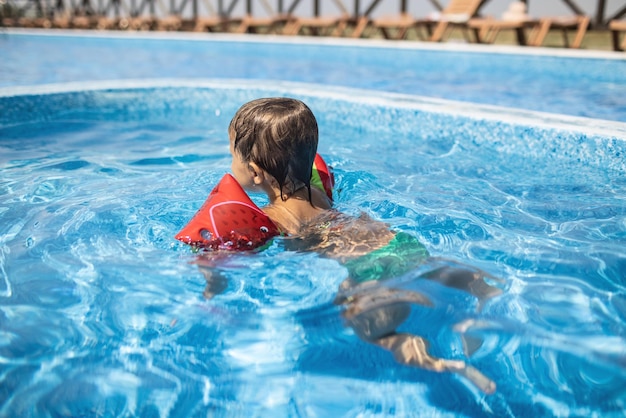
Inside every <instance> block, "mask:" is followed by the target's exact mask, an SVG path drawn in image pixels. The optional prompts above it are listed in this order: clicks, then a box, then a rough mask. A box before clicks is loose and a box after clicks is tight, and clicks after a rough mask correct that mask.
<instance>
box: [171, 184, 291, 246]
mask: <svg viewBox="0 0 626 418" xmlns="http://www.w3.org/2000/svg"><path fill="white" fill-rule="evenodd" d="M279 234H280V231H279V230H278V228H277V227H276V225H275V224H274V223H273V222H272V221H271V220H270V218H268V217H267V215H265V213H263V211H262V210H261V209H259V207H258V206H257V205H255V204H254V202H252V200H250V198H249V197H248V195H247V194H246V192H245V191H244V190H243V189H242V188H241V186H240V185H239V183H238V182H237V180H235V178H234V177H233V176H231V175H230V174H226V175H224V177H222V179H221V180H220V182H219V183H218V184H217V186H215V188H214V189H213V191H211V193H210V194H209V197H207V200H206V201H205V202H204V204H203V205H202V207H201V208H200V210H198V212H196V214H195V215H194V216H193V218H191V220H190V221H189V222H188V223H187V225H185V226H184V227H183V229H181V231H180V232H179V233H178V234H176V236H175V238H176V239H177V240H179V241H182V242H184V243H185V244H189V245H191V246H193V247H197V248H203V249H211V250H227V251H249V250H253V249H255V248H258V247H260V246H262V245H263V244H265V243H266V242H267V241H268V240H269V239H271V238H272V237H275V236H277V235H279Z"/></svg>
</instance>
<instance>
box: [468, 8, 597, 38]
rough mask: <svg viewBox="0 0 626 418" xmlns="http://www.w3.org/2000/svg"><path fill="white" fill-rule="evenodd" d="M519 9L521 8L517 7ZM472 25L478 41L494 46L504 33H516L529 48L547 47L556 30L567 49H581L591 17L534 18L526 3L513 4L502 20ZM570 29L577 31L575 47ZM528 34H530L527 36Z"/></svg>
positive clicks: (478, 22) (480, 20) (478, 21)
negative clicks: (528, 13)
mask: <svg viewBox="0 0 626 418" xmlns="http://www.w3.org/2000/svg"><path fill="white" fill-rule="evenodd" d="M518 6H519V8H520V9H518V8H517V7H518ZM514 7H515V8H514ZM468 26H469V27H470V28H472V29H473V30H474V32H475V34H476V38H477V41H478V42H481V43H493V42H494V41H495V39H496V37H497V35H498V33H499V32H500V31H502V30H514V31H515V33H516V38H517V43H518V44H519V45H528V46H541V45H543V43H544V40H545V38H546V36H547V34H548V32H549V31H550V30H552V29H559V30H561V31H562V33H563V42H564V44H565V46H567V47H571V48H580V46H581V44H582V40H583V38H584V36H585V33H586V32H587V27H588V26H589V17H588V16H585V15H579V16H571V17H544V18H541V19H534V18H531V17H530V16H528V15H527V14H526V5H525V4H524V3H522V2H513V3H511V5H510V7H509V10H507V12H505V13H504V14H503V15H502V18H501V19H494V18H484V19H479V18H475V19H471V20H470V21H469V22H468ZM570 30H576V36H575V38H574V41H573V42H572V43H571V45H570V43H569V39H568V31H570ZM527 32H530V33H529V34H527Z"/></svg>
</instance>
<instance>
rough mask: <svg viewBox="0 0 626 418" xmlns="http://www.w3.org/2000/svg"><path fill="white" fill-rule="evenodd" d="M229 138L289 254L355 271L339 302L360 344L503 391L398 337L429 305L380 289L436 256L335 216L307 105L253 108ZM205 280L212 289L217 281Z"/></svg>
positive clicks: (363, 220)
mask: <svg viewBox="0 0 626 418" xmlns="http://www.w3.org/2000/svg"><path fill="white" fill-rule="evenodd" d="M228 134H229V140H230V153H231V155H232V172H233V175H234V177H235V178H236V179H237V181H238V182H239V183H240V184H241V185H242V187H244V189H247V190H248V191H257V192H259V191H261V192H264V193H265V194H266V195H267V197H268V199H269V204H268V205H267V206H266V207H264V208H263V211H264V212H265V213H266V214H267V215H268V216H269V217H270V218H271V219H272V221H273V222H274V223H275V224H276V225H277V226H278V227H279V228H280V229H281V231H282V232H283V233H285V234H286V235H287V237H286V238H285V245H286V247H287V248H288V249H296V250H304V251H316V252H318V253H319V254H321V255H323V256H325V257H329V258H333V259H336V260H338V261H339V262H341V263H342V264H343V265H344V266H345V267H346V268H347V269H348V272H349V277H348V278H347V279H346V280H345V281H344V282H343V283H342V284H341V286H340V290H339V293H338V295H337V297H336V299H335V303H336V304H341V305H344V306H345V311H344V313H343V316H344V318H345V319H346V321H347V323H348V325H350V326H351V327H352V328H353V329H354V331H355V333H356V334H357V335H358V336H359V337H360V338H362V339H363V340H365V341H367V342H369V343H372V344H375V345H378V346H380V347H383V348H385V349H387V350H389V351H391V352H392V354H393V356H394V358H395V359H396V360H397V361H398V362H399V363H401V364H406V365H410V366H416V367H422V368H425V369H428V370H433V371H438V372H444V371H449V372H455V373H459V374H461V375H463V376H465V377H466V378H468V379H469V380H470V381H472V382H473V383H474V384H475V385H476V386H477V387H478V388H480V389H481V390H482V391H484V392H486V393H492V392H493V391H494V390H495V384H494V383H493V382H492V381H491V380H490V379H488V378H487V377H485V376H484V375H483V374H482V373H480V372H479V371H478V370H476V369H475V368H473V367H472V366H470V365H468V364H466V363H465V362H463V361H458V360H445V359H440V358H435V357H433V356H431V355H430V354H428V352H427V343H426V341H425V340H424V339H423V338H422V337H419V336H417V335H411V334H406V333H398V332H396V328H397V327H398V326H399V325H400V324H401V323H402V322H403V321H404V320H405V319H406V318H407V317H408V316H409V313H410V303H418V304H425V305H428V304H429V301H428V299H427V298H426V297H424V296H423V295H420V294H418V293H416V292H411V291H406V290H397V289H392V288H388V287H385V286H381V285H378V284H379V283H381V282H382V281H384V280H386V279H389V278H392V277H397V276H400V275H402V274H403V273H406V272H408V271H410V270H412V269H414V268H416V267H417V266H419V265H422V264H424V262H425V261H426V260H427V259H428V258H429V255H428V252H427V250H426V248H425V247H424V246H423V245H422V244H421V243H420V242H419V241H418V240H417V239H416V238H414V237H413V236H411V235H409V234H406V233H402V232H394V231H392V230H390V229H389V228H388V226H387V225H386V224H384V223H382V222H379V221H375V220H373V219H371V218H370V217H368V216H365V215H363V216H360V217H351V216H348V215H345V214H342V213H340V212H338V211H335V210H333V209H332V202H331V201H330V200H329V198H328V197H327V196H326V194H325V193H324V192H323V191H322V190H320V189H318V188H316V187H312V185H311V181H310V179H311V173H312V166H313V160H314V158H315V155H316V152H317V145H318V127H317V121H316V119H315V116H314V115H313V113H312V112H311V110H310V109H309V108H308V107H307V106H306V105H305V104H304V103H303V102H301V101H299V100H295V99H290V98H264V99H258V100H253V101H251V102H248V103H246V104H244V105H243V106H242V107H241V108H240V109H239V110H238V111H237V112H236V114H235V116H234V117H233V119H232V121H231V123H230V126H229V129H228ZM205 276H207V282H210V280H211V274H210V273H208V272H207V273H205ZM424 277H425V278H428V279H431V280H436V281H438V282H440V283H442V284H444V285H447V286H451V287H456V288H461V289H463V290H466V291H469V292H471V293H473V294H474V295H476V296H478V297H481V298H488V297H491V296H494V295H496V294H498V293H499V292H500V291H499V289H497V288H495V287H492V286H490V285H488V284H487V283H486V282H485V281H484V280H483V273H482V272H480V271H478V270H475V269H463V268H455V267H449V266H446V265H442V266H441V267H439V268H436V269H434V270H432V271H430V272H429V273H427V274H426V275H425V276H424Z"/></svg>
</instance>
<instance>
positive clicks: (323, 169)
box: [311, 154, 335, 200]
mask: <svg viewBox="0 0 626 418" xmlns="http://www.w3.org/2000/svg"><path fill="white" fill-rule="evenodd" d="M311 185H312V186H314V187H317V188H319V189H320V190H322V191H323V192H325V193H326V196H328V198H329V199H330V200H333V188H334V187H335V176H334V175H333V172H332V171H331V170H330V168H329V167H328V165H326V161H324V159H323V158H322V156H321V155H319V154H315V160H314V161H313V174H312V175H311Z"/></svg>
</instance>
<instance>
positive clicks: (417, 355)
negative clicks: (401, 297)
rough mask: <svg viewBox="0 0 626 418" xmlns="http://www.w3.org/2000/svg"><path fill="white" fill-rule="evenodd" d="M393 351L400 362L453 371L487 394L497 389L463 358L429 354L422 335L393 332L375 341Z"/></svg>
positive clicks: (427, 368)
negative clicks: (445, 357) (452, 358)
mask: <svg viewBox="0 0 626 418" xmlns="http://www.w3.org/2000/svg"><path fill="white" fill-rule="evenodd" d="M374 344H376V345H379V346H381V347H383V348H386V349H387V350H389V351H391V352H392V354H393V357H394V358H395V359H396V361H397V362H398V363H400V364H405V365H407V366H415V367H420V368H423V369H426V370H432V371H435V372H453V373H458V374H460V375H461V376H463V377H465V378H467V379H468V380H470V381H471V382H472V383H473V384H474V385H475V386H476V387H477V388H478V389H480V390H482V391H483V392H485V393H487V394H492V393H494V392H495V390H496V384H495V383H494V382H493V381H492V380H491V379H489V378H488V377H487V376H485V375H484V374H482V373H481V372H480V371H478V370H477V369H475V368H474V367H472V366H470V365H467V364H466V363H465V362H464V361H461V360H445V359H440V358H436V357H432V356H431V355H430V354H428V344H427V343H426V341H425V340H424V339H423V338H422V337H418V336H417V335H410V334H391V335H389V336H387V337H383V338H379V339H378V340H376V341H374Z"/></svg>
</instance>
